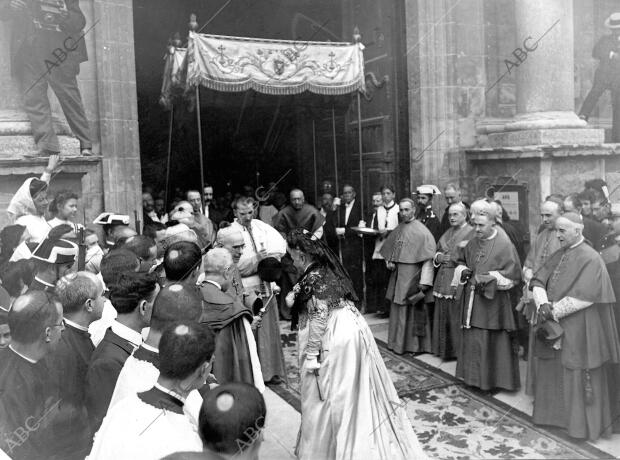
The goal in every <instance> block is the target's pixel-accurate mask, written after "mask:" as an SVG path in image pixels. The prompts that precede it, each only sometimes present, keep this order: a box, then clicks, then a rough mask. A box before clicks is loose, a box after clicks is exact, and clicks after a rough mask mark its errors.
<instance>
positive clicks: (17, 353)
mask: <svg viewBox="0 0 620 460" xmlns="http://www.w3.org/2000/svg"><path fill="white" fill-rule="evenodd" d="M9 349H10V350H11V351H12V352H13V353H15V354H16V355H17V356H19V357H20V358H23V359H25V360H26V361H28V362H29V363H32V364H36V363H37V362H36V361H35V360H34V359H31V358H29V357H28V356H26V355H22V354H21V353H20V352H19V351H17V350H16V349H15V348H13V345H9Z"/></svg>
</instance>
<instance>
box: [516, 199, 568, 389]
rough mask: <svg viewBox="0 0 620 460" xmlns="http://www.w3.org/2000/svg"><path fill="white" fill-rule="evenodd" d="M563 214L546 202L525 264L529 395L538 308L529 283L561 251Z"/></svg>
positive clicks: (534, 358) (532, 374)
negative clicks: (559, 234)
mask: <svg viewBox="0 0 620 460" xmlns="http://www.w3.org/2000/svg"><path fill="white" fill-rule="evenodd" d="M561 214H562V208H561V207H560V205H559V203H557V202H555V201H545V202H544V203H543V204H542V205H541V207H540V217H541V221H542V228H541V229H540V231H539V232H538V235H536V238H534V240H533V241H532V244H531V245H530V250H529V252H528V254H527V257H526V258H525V262H524V263H523V281H525V284H526V286H525V288H524V289H526V290H527V292H526V298H528V303H527V305H526V306H525V312H524V314H525V317H526V319H527V320H528V323H530V328H529V334H528V344H529V346H528V359H527V376H526V379H525V392H526V393H527V394H529V395H533V394H534V382H535V380H536V379H535V374H534V372H535V369H536V366H535V365H534V362H535V361H536V357H535V356H534V355H533V353H534V347H533V344H534V341H535V338H536V336H535V332H534V328H533V327H531V325H533V324H536V321H537V320H536V306H535V305H534V301H533V299H531V295H527V293H528V292H529V283H530V281H531V280H532V278H533V276H534V274H535V273H536V272H538V270H540V268H541V267H542V266H543V265H544V264H545V262H547V260H549V258H550V257H551V256H552V255H553V254H554V253H555V252H556V251H557V250H558V249H560V247H561V246H560V240H558V238H557V236H556V234H555V221H556V220H557V218H558V217H560V215H561Z"/></svg>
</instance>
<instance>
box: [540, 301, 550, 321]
mask: <svg viewBox="0 0 620 460" xmlns="http://www.w3.org/2000/svg"><path fill="white" fill-rule="evenodd" d="M548 319H553V306H552V305H551V304H550V303H543V304H541V306H540V307H539V308H538V320H539V322H540V323H542V322H544V321H547V320H548Z"/></svg>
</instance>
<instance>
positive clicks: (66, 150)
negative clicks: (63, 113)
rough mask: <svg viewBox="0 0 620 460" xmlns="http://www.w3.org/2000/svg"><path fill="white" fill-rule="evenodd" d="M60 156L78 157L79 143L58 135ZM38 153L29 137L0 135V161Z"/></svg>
mask: <svg viewBox="0 0 620 460" xmlns="http://www.w3.org/2000/svg"><path fill="white" fill-rule="evenodd" d="M58 142H59V144H60V152H61V153H60V154H61V156H70V157H73V156H79V155H80V141H79V140H78V139H77V138H75V137H73V136H67V135H59V136H58ZM38 151H39V149H38V148H37V147H36V145H35V143H34V140H33V138H32V136H31V135H0V159H8V158H20V157H22V156H23V155H34V154H36V153H37V152H38Z"/></svg>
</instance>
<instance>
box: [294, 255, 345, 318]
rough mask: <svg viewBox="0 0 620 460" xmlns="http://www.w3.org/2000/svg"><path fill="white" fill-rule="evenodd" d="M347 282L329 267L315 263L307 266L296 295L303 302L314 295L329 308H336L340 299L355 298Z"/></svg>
mask: <svg viewBox="0 0 620 460" xmlns="http://www.w3.org/2000/svg"><path fill="white" fill-rule="evenodd" d="M347 284H348V283H347V282H346V280H342V279H339V278H338V277H337V276H336V274H335V273H334V272H333V271H332V270H330V269H329V268H327V267H324V266H320V265H318V264H316V265H313V266H310V267H308V269H307V270H306V273H305V274H304V276H303V277H302V278H301V279H300V280H299V283H298V285H299V292H298V293H297V296H298V298H299V300H301V301H302V302H303V303H304V304H306V302H307V301H308V300H310V298H311V297H312V296H314V297H316V298H317V299H319V300H323V301H324V302H325V303H327V305H328V307H329V309H330V310H331V309H333V308H337V307H338V305H339V304H340V301H341V300H342V299H346V300H351V301H354V300H356V299H355V297H354V294H353V293H352V292H351V290H350V289H349V287H348V286H347Z"/></svg>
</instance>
